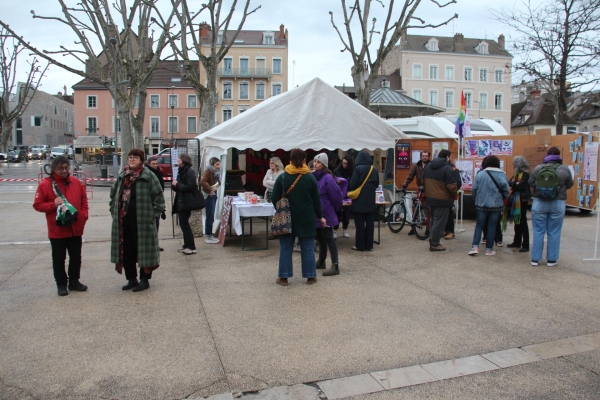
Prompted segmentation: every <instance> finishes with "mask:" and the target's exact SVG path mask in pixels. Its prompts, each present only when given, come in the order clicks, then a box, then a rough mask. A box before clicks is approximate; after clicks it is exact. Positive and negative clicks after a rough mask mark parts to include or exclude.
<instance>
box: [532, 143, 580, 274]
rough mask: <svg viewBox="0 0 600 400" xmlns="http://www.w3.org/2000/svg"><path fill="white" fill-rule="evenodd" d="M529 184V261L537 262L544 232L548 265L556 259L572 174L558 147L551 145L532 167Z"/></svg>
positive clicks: (556, 260)
mask: <svg viewBox="0 0 600 400" xmlns="http://www.w3.org/2000/svg"><path fill="white" fill-rule="evenodd" d="M529 185H531V187H532V188H533V204H532V205H531V223H532V225H533V247H532V249H531V265H533V266H538V265H539V263H540V261H541V259H542V252H543V250H544V236H545V235H546V234H548V245H547V246H548V247H547V249H546V262H547V264H546V265H548V266H549V267H554V266H555V265H556V264H557V263H558V256H559V253H560V234H561V231H562V225H563V220H564V218H565V210H566V200H567V190H568V189H570V188H571V187H572V186H573V177H572V176H571V172H570V171H569V169H568V168H567V166H566V165H563V161H562V158H560V149H559V148H558V147H555V146H552V147H550V148H549V149H548V151H547V152H546V157H544V160H543V161H542V164H540V165H538V166H537V167H535V168H534V170H533V172H532V173H531V177H530V178H529Z"/></svg>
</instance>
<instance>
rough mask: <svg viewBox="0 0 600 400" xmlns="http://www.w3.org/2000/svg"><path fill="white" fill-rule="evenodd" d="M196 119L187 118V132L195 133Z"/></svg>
mask: <svg viewBox="0 0 600 400" xmlns="http://www.w3.org/2000/svg"><path fill="white" fill-rule="evenodd" d="M196 127H197V123H196V117H187V132H188V133H196V131H197V129H196Z"/></svg>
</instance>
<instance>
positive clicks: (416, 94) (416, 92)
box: [413, 89, 421, 101]
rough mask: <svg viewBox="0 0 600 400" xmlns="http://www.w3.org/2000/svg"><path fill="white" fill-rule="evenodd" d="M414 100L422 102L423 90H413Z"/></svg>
mask: <svg viewBox="0 0 600 400" xmlns="http://www.w3.org/2000/svg"><path fill="white" fill-rule="evenodd" d="M413 99H415V100H417V101H421V89H413Z"/></svg>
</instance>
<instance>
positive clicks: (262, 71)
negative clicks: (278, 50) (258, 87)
mask: <svg viewBox="0 0 600 400" xmlns="http://www.w3.org/2000/svg"><path fill="white" fill-rule="evenodd" d="M266 65H267V61H266V60H265V59H264V58H257V59H256V74H257V75H261V76H266V75H267V67H266Z"/></svg>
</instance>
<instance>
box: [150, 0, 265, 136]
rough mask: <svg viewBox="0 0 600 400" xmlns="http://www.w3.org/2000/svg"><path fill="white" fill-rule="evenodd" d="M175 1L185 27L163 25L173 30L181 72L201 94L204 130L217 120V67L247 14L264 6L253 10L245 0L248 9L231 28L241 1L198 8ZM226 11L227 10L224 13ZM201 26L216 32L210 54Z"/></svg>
mask: <svg viewBox="0 0 600 400" xmlns="http://www.w3.org/2000/svg"><path fill="white" fill-rule="evenodd" d="M171 1H172V3H173V8H174V9H175V10H176V14H177V16H176V19H177V20H178V21H179V26H180V28H181V31H180V32H175V30H168V29H166V28H165V26H166V23H165V22H164V21H161V22H160V24H159V26H161V27H162V29H163V31H165V32H167V31H169V32H170V36H169V41H170V43H171V47H172V49H173V53H174V57H175V59H176V60H178V59H181V60H182V61H181V63H182V64H181V65H182V68H181V73H182V75H183V77H184V78H185V79H186V80H187V81H188V82H190V83H191V85H192V87H193V88H194V91H195V92H196V95H197V96H198V101H199V103H200V132H205V131H207V130H209V129H210V128H212V127H213V126H214V124H215V109H216V102H215V96H216V94H217V67H218V65H219V63H220V62H221V61H222V60H223V58H224V57H225V55H226V54H227V52H228V51H229V49H230V48H231V46H232V45H233V42H234V41H235V39H236V38H237V36H238V34H239V33H240V31H241V30H242V27H243V26H244V23H245V22H246V18H247V17H248V16H249V15H250V14H252V13H254V12H256V11H257V10H258V9H259V8H260V6H258V7H256V8H254V9H253V10H251V11H249V8H250V0H245V4H244V9H243V12H242V15H241V17H240V21H239V23H238V24H237V28H236V29H235V30H233V29H232V30H229V26H230V25H231V24H232V18H233V14H234V12H235V9H236V6H237V3H238V1H237V0H233V1H232V2H231V6H225V8H224V3H225V2H224V1H223V0H209V1H207V2H206V3H205V4H202V7H201V8H200V9H199V10H197V11H191V10H190V8H189V5H188V0H181V7H180V8H178V7H176V5H175V0H171ZM222 12H224V15H222ZM201 18H208V20H209V21H210V22H202V23H201V24H198V22H197V21H198V20H200V19H201ZM198 28H199V29H198ZM201 29H207V30H209V31H211V32H212V34H211V42H210V52H209V53H208V54H205V53H204V52H203V51H202V47H203V45H202V42H201V41H202V38H201V37H200V30H201ZM221 31H222V32H223V36H222V40H221V41H220V42H219V41H218V40H217V39H218V33H219V32H221ZM204 46H205V47H208V46H206V45H204ZM194 59H196V61H195V60H194ZM197 60H199V61H200V63H201V64H202V67H203V68H204V72H205V74H206V83H203V82H201V81H200V74H199V71H198V67H199V65H198V64H197V62H198V61H197Z"/></svg>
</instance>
